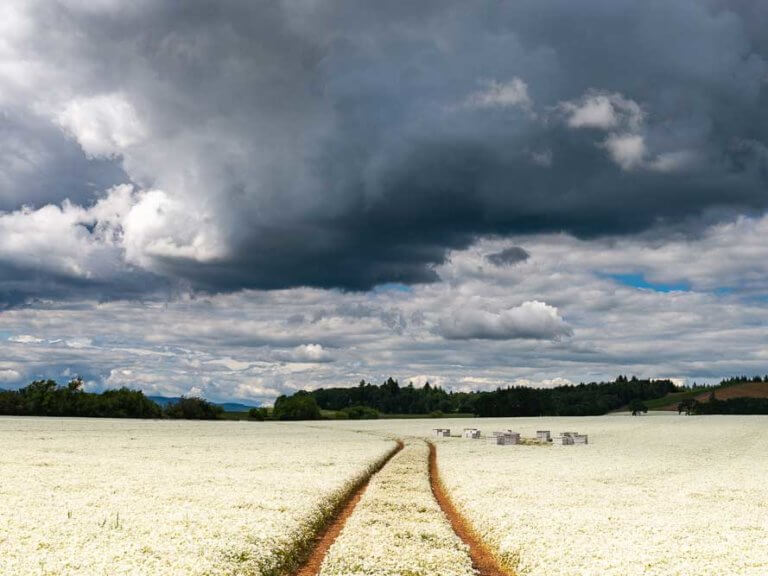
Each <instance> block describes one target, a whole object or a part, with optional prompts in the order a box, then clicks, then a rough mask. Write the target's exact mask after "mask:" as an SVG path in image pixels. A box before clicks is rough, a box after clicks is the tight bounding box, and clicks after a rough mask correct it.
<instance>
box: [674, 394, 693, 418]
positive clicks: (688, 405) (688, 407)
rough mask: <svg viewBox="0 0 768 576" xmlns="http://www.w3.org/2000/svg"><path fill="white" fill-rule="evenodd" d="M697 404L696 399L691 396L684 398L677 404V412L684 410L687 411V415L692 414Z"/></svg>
mask: <svg viewBox="0 0 768 576" xmlns="http://www.w3.org/2000/svg"><path fill="white" fill-rule="evenodd" d="M695 405H696V400H693V399H691V398H687V399H685V400H682V401H681V402H680V403H679V404H678V405H677V413H678V414H682V413H683V412H685V414H686V416H690V415H691V412H692V411H693V408H694V406H695Z"/></svg>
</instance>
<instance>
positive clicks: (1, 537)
mask: <svg viewBox="0 0 768 576" xmlns="http://www.w3.org/2000/svg"><path fill="white" fill-rule="evenodd" d="M0 446H2V449H1V450H0V470H1V471H2V477H0V574H2V575H3V576H5V575H15V576H27V575H39V576H75V575H78V576H91V575H99V576H102V575H103V576H117V575H148V576H149V575H152V576H162V575H211V576H213V575H223V574H262V573H263V574H269V573H272V572H274V571H275V570H276V569H278V568H280V567H281V566H283V565H285V564H286V563H287V564H288V565H290V563H291V560H292V556H293V555H294V554H295V552H296V546H297V544H301V543H302V541H305V540H306V539H307V538H311V536H312V535H313V534H314V528H315V527H316V524H317V523H318V522H321V521H322V520H323V519H324V515H326V514H328V513H329V512H330V510H331V508H332V507H333V504H334V503H335V502H337V501H338V499H339V498H340V497H341V496H342V495H343V494H345V493H346V491H347V490H348V489H349V486H350V485H351V484H353V483H354V482H355V481H356V480H357V479H359V477H361V476H363V475H364V473H365V472H366V469H367V468H368V467H369V466H370V465H372V464H373V463H374V462H375V461H376V460H378V459H381V458H382V457H383V456H384V455H385V454H386V452H387V451H388V450H391V449H392V448H393V446H394V442H392V441H388V440H385V439H383V438H381V437H377V436H372V435H368V434H356V433H354V432H346V431H341V430H334V429H332V428H326V429H315V428H307V427H305V426H299V425H291V424H272V423H258V424H257V423H250V422H209V423H204V422H171V421H157V422H153V421H149V422H147V421H138V420H130V421H126V420H90V419H82V420H78V419H66V420H65V419H44V418H0Z"/></svg>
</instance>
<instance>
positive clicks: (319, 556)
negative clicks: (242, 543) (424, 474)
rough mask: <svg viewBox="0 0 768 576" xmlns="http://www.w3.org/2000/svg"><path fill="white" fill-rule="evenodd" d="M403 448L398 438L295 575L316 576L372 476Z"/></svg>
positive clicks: (326, 530) (345, 504)
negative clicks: (395, 446)
mask: <svg viewBox="0 0 768 576" xmlns="http://www.w3.org/2000/svg"><path fill="white" fill-rule="evenodd" d="M402 449H403V443H402V442H401V441H400V440H398V441H397V448H395V449H394V450H393V451H392V452H390V454H389V455H388V456H387V457H386V458H385V459H384V460H382V461H381V462H380V463H379V465H378V466H377V467H376V468H375V469H374V470H373V471H372V472H371V474H370V475H369V476H368V478H367V479H366V480H365V482H363V483H362V484H361V485H360V486H358V487H357V488H356V489H355V490H354V491H353V492H352V493H351V494H350V495H349V497H348V498H347V500H346V501H345V502H344V503H343V505H342V506H341V508H340V509H339V512H338V513H337V514H336V515H335V516H334V518H333V520H332V521H331V522H330V523H328V525H327V526H326V527H325V528H324V529H323V530H322V531H321V532H320V533H319V534H318V535H317V537H316V538H315V543H314V545H313V547H312V550H311V552H310V554H309V557H308V558H307V559H306V560H305V561H304V563H303V564H302V565H301V566H300V567H299V568H298V570H296V571H295V572H294V573H293V576H316V575H317V574H318V573H319V572H320V566H321V565H322V564H323V560H324V559H325V555H326V554H327V553H328V550H329V549H330V547H331V546H332V545H333V543H334V541H335V540H336V538H337V537H338V535H339V534H340V533H341V531H342V530H343V529H344V525H345V524H346V523H347V518H349V517H350V516H351V515H352V512H354V510H355V506H357V503H358V502H360V498H362V497H363V494H365V490H366V488H368V484H369V483H370V481H371V478H372V477H373V475H374V474H376V473H377V472H378V471H379V470H381V469H382V468H383V467H384V466H386V465H387V462H389V461H390V460H391V459H392V457H393V456H394V455H395V454H397V453H398V452H400V450H402Z"/></svg>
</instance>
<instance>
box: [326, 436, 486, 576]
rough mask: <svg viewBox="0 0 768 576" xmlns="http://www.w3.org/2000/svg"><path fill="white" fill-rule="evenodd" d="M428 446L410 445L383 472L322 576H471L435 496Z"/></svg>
mask: <svg viewBox="0 0 768 576" xmlns="http://www.w3.org/2000/svg"><path fill="white" fill-rule="evenodd" d="M428 456H429V448H428V447H427V444H426V443H425V442H423V441H420V440H415V441H409V442H407V444H406V446H405V448H404V449H403V450H402V451H401V452H400V453H399V454H397V455H396V456H395V457H394V458H393V459H392V460H391V461H390V462H389V463H388V464H387V465H386V466H385V467H384V468H383V469H382V470H381V472H379V473H378V474H376V475H375V476H374V477H373V479H372V481H371V483H370V485H369V486H368V489H367V490H366V492H365V494H364V496H363V498H362V500H361V501H360V503H359V504H358V505H357V507H356V508H355V512H354V514H353V515H352V516H351V517H350V519H349V520H348V522H347V524H346V526H345V527H344V530H343V531H342V533H341V534H340V535H339V537H338V538H337V540H336V542H335V543H334V545H333V546H332V547H331V549H330V551H329V553H328V555H327V556H326V558H325V562H324V563H323V565H322V568H321V571H320V576H365V575H368V574H375V575H376V576H398V575H403V574H407V575H409V576H435V575H440V576H472V575H473V573H474V572H473V570H472V562H471V560H470V558H469V555H468V553H467V549H466V546H465V545H464V544H463V543H462V542H461V540H459V538H458V536H456V534H454V532H453V530H452V529H451V526H450V524H449V523H448V520H447V519H446V517H445V516H444V515H443V513H442V511H441V510H440V507H439V506H438V504H437V502H436V501H435V499H434V497H433V496H432V490H431V488H430V484H429V472H428V460H427V459H428Z"/></svg>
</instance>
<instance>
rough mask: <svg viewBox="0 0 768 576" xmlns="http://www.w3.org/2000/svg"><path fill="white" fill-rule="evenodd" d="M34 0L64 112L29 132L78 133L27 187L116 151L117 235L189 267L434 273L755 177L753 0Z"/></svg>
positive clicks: (43, 105) (237, 280) (281, 282)
mask: <svg viewBox="0 0 768 576" xmlns="http://www.w3.org/2000/svg"><path fill="white" fill-rule="evenodd" d="M29 6H31V8H25V10H26V12H27V13H28V14H29V15H30V17H31V20H32V22H33V28H34V30H33V33H30V34H29V35H28V37H25V39H24V41H23V42H22V41H18V42H17V44H16V48H17V49H18V55H19V56H18V57H19V58H21V57H24V58H26V59H29V60H31V61H36V60H37V61H40V62H52V63H53V66H52V68H55V70H52V71H49V72H48V73H47V74H48V75H47V76H46V75H45V74H42V73H41V74H40V75H41V77H42V78H43V80H45V82H43V81H42V80H41V84H40V86H37V87H36V90H37V92H36V93H35V97H36V98H39V102H36V103H35V106H34V110H35V111H36V113H37V114H39V117H40V118H47V119H49V120H50V122H49V126H48V127H47V128H46V130H51V126H56V127H57V129H58V128H59V127H60V128H61V129H62V130H63V131H64V132H66V133H68V134H69V135H70V140H66V139H65V140H62V136H61V134H58V133H57V135H55V136H54V135H49V136H45V142H44V143H41V144H40V149H41V150H44V151H46V154H48V155H53V157H55V158H59V159H61V158H66V157H67V156H66V154H69V153H70V152H68V151H67V152H64V151H63V150H64V148H65V147H66V146H65V144H72V143H73V142H74V141H77V142H79V143H80V144H81V145H82V147H83V150H84V151H85V153H87V154H88V155H90V157H91V160H89V161H88V162H87V163H86V164H87V166H88V168H87V169H86V168H80V167H78V168H76V170H75V172H74V173H73V174H69V175H68V177H67V178H64V179H62V181H61V182H59V183H49V178H48V177H47V176H46V177H45V178H43V179H42V180H41V181H40V182H38V183H37V184H34V185H32V184H29V186H30V187H31V188H30V190H31V191H35V190H37V192H34V194H35V197H37V198H41V199H42V198H46V199H47V200H51V199H57V200H62V199H64V198H71V199H73V201H75V202H78V203H81V204H87V203H88V201H87V199H85V198H84V197H83V195H82V193H81V191H82V190H83V189H84V186H85V182H86V181H95V182H99V183H102V182H103V178H101V176H98V177H97V176H94V175H93V174H92V172H94V171H95V172H97V173H98V174H100V175H103V174H105V173H106V171H109V170H112V169H113V165H114V163H115V161H116V160H117V161H118V162H120V163H121V165H122V168H123V169H124V170H125V173H124V174H122V173H121V174H113V175H112V176H113V178H114V181H113V182H110V184H118V183H122V182H124V181H126V180H127V179H130V180H131V181H133V182H134V183H135V184H137V186H138V187H139V188H140V189H149V188H156V189H158V190H161V191H163V194H164V196H162V197H160V198H161V199H162V202H159V201H158V202H157V203H155V204H152V203H151V202H150V201H149V200H146V199H145V200H137V202H139V205H140V206H141V207H143V209H142V210H140V211H137V213H136V214H137V216H136V217H135V218H133V219H132V221H131V226H130V227H125V228H124V234H125V239H124V243H125V245H126V254H127V258H128V260H129V261H130V263H131V264H133V265H136V266H138V267H142V268H147V269H150V270H151V271H152V272H154V273H155V274H159V275H164V276H168V277H170V278H173V279H180V280H181V281H184V282H189V283H190V285H192V286H194V287H198V288H204V289H208V290H212V291H230V290H237V289H240V288H243V287H256V288H281V287H290V286H319V287H340V288H344V289H367V288H370V287H371V286H374V285H376V284H380V283H385V282H401V283H423V282H431V281H433V280H435V279H436V276H435V272H434V269H433V266H434V265H436V264H439V263H441V262H443V261H444V259H445V255H446V250H447V249H455V248H462V247H466V246H468V245H469V244H470V243H471V242H473V241H474V240H475V239H476V238H477V237H478V236H482V235H485V234H498V235H504V234H512V233H515V234H528V233H538V232H546V231H567V232H571V233H573V234H576V235H578V236H582V237H595V236H600V235H603V234H634V233H639V232H642V231H644V230H646V229H648V228H649V227H651V226H654V225H657V224H663V225H673V224H676V223H680V222H683V221H684V222H691V221H692V220H693V221H695V220H696V218H698V217H705V216H706V217H707V218H712V217H713V214H714V215H715V217H716V216H717V215H718V214H726V213H727V214H733V213H734V212H736V213H739V212H762V211H764V210H765V207H766V203H767V202H768V196H766V194H765V190H766V185H768V168H767V167H766V154H765V150H766V145H768V114H766V112H765V110H766V109H768V88H767V86H768V84H767V83H766V78H768V66H767V65H766V58H768V47H767V46H766V42H765V35H764V33H763V30H765V29H766V27H768V14H767V13H766V10H765V9H763V8H762V7H761V4H760V3H759V2H757V1H755V2H747V1H746V0H739V1H736V0H734V1H733V2H726V1H723V0H711V1H709V2H706V1H705V2H702V1H699V0H696V1H694V0H674V1H663V2H662V1H652V2H645V3H637V2H634V1H629V0H588V1H584V2H578V3H575V2H571V1H566V0H560V1H555V2H550V3H548V4H547V6H546V8H545V7H543V6H542V4H541V3H540V2H537V1H519V2H514V3H498V2H489V3H486V4H485V5H484V6H482V7H480V6H478V5H477V4H468V3H465V2H458V1H456V2H419V3H416V4H414V3H412V2H387V3H381V2H373V1H371V2H360V1H356V2H345V1H336V2H323V3H315V2H301V1H298V0H290V1H289V0H285V1H284V2H262V3H252V2H235V1H229V2H222V3H217V4H210V3H208V2H197V1H193V2H184V3H179V2H175V1H171V0H167V1H162V2H138V3H136V4H130V5H128V4H124V3H112V2H103V3H99V4H98V5H93V6H91V5H89V4H88V3H85V2H79V1H75V0H68V1H63V0H62V1H61V2H57V3H31V4H30V5H29ZM54 23H55V25H54ZM3 81H4V82H9V81H8V80H7V79H5V80H3ZM22 88H23V86H22ZM22 88H18V87H16V89H17V90H22ZM43 89H45V91H46V92H45V93H44V94H43ZM24 97H25V98H27V97H29V95H28V94H25V95H24ZM1 102H2V101H0V103H1ZM21 102H22V99H21V96H20V97H19V101H18V102H14V106H21ZM590 106H591V108H590ZM601 106H602V107H601ZM115 111H117V112H115ZM129 112H130V113H129ZM134 112H135V121H134V120H131V119H132V118H133V113H134ZM41 130H42V129H40V130H38V129H37V128H35V129H34V130H32V129H30V133H33V132H34V133H35V134H42V133H43V132H45V130H43V131H42V132H41ZM15 134H16V129H15V128H14V136H13V137H14V138H16V137H17V136H16V135H15ZM41 138H42V136H41ZM22 139H23V138H22ZM41 142H42V141H41ZM62 142H64V143H63V144H62ZM0 149H2V148H0ZM67 150H68V149H67ZM41 155H42V152H41ZM62 161H64V160H59V162H62ZM82 162H83V158H80V159H79V160H78V162H73V163H72V165H73V166H80V165H81V164H82ZM3 165H4V164H0V166H3ZM52 165H57V164H56V163H55V162H54V163H53V164H52ZM89 171H91V172H89ZM18 178H19V179H18V180H15V182H16V183H17V184H23V183H24V182H28V181H29V179H26V180H25V179H22V177H21V176H19V177H18ZM43 188H45V190H44V191H43ZM48 190H55V192H51V194H52V196H47V194H48ZM7 197H10V198H14V199H16V204H15V205H12V203H11V204H8V201H7V199H6V198H7ZM2 198H3V201H4V205H3V206H4V207H5V208H6V209H14V208H18V207H19V206H20V205H21V204H22V203H23V200H22V199H21V198H20V197H19V196H18V195H17V194H15V193H14V194H13V195H10V196H9V195H6V194H3V195H2ZM154 198H155V199H157V198H158V197H154ZM142 202H143V203H142ZM163 202H164V203H163ZM144 208H146V209H144ZM149 208H151V210H150V209H149ZM148 216H152V218H154V219H155V220H152V221H151V222H149V219H148ZM692 228H695V226H693V227H692ZM18 290H19V291H20V293H23V292H24V287H23V286H19V288H18ZM9 298H10V297H9Z"/></svg>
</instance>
